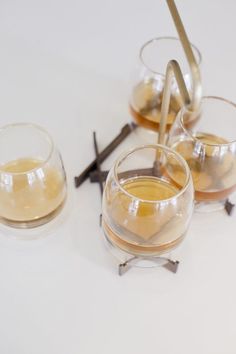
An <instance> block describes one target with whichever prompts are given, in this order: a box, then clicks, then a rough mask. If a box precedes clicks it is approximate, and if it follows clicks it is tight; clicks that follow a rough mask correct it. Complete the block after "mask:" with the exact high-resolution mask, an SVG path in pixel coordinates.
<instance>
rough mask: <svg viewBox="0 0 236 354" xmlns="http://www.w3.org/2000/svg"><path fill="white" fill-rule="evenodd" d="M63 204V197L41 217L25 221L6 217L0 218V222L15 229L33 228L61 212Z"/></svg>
mask: <svg viewBox="0 0 236 354" xmlns="http://www.w3.org/2000/svg"><path fill="white" fill-rule="evenodd" d="M64 204H65V199H64V200H63V202H62V203H61V204H60V205H59V206H58V207H57V208H56V209H55V210H53V211H52V212H51V213H49V214H47V215H45V216H43V217H41V218H38V219H33V220H27V221H15V220H10V219H6V218H0V223H2V224H4V225H7V226H10V227H14V228H16V229H33V228H35V227H38V226H41V225H44V224H47V223H48V222H50V221H51V220H52V219H54V218H55V217H56V216H57V215H58V214H59V213H60V212H61V210H62V208H63V207H64Z"/></svg>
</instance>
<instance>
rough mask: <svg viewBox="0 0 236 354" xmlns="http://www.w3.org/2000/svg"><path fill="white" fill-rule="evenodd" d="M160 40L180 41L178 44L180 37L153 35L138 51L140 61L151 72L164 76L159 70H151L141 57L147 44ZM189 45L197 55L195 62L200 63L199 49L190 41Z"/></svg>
mask: <svg viewBox="0 0 236 354" xmlns="http://www.w3.org/2000/svg"><path fill="white" fill-rule="evenodd" d="M160 40H173V41H177V42H180V44H181V41H180V39H179V38H178V37H174V36H161V37H154V38H152V39H150V40H148V41H147V42H145V43H144V44H143V45H142V47H141V48H140V51H139V59H140V61H141V63H142V64H143V65H144V66H145V67H146V68H147V69H148V70H150V71H151V72H152V73H154V74H158V75H162V76H165V73H160V72H159V71H155V70H153V69H152V68H151V67H149V65H147V64H146V63H145V61H144V59H143V52H144V50H145V48H146V47H147V46H148V45H149V44H151V43H153V42H158V41H160ZM190 45H191V47H192V48H193V49H194V50H195V51H196V53H197V55H198V58H196V62H197V65H200V64H201V62H202V55H201V52H200V50H199V49H198V48H197V47H196V45H195V44H193V43H191V42H190ZM172 59H174V58H170V59H169V60H172Z"/></svg>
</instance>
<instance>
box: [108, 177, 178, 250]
mask: <svg viewBox="0 0 236 354" xmlns="http://www.w3.org/2000/svg"><path fill="white" fill-rule="evenodd" d="M122 187H123V189H124V190H125V191H126V192H128V193H129V194H132V195H133V196H135V197H136V198H139V200H140V201H138V200H137V199H132V197H130V196H129V195H127V194H125V193H124V192H121V191H118V192H117V194H116V196H115V197H114V199H113V201H112V204H111V205H112V208H111V209H110V210H109V219H110V222H109V223H108V222H106V221H105V219H103V228H104V230H105V233H106V235H107V237H108V239H110V241H111V242H112V243H114V244H116V245H117V246H118V247H119V248H121V249H123V250H124V251H127V252H129V253H131V254H144V255H145V254H158V253H160V254H161V253H164V252H165V251H168V250H169V249H172V248H174V247H176V246H177V245H178V244H179V243H180V242H181V240H182V238H183V236H184V233H183V231H182V230H183V229H184V228H183V223H184V222H183V220H181V219H180V218H179V216H177V215H176V210H177V206H173V205H171V204H170V205H168V206H167V207H165V208H164V209H161V207H160V205H157V204H156V203H155V202H154V201H157V200H158V201H161V200H164V199H168V198H172V197H173V196H175V195H176V194H177V193H178V191H179V188H178V187H177V186H176V185H175V184H170V183H169V182H167V181H165V180H161V179H159V178H157V177H142V176H140V177H136V178H130V179H127V180H126V181H124V182H123V183H122ZM152 202H153V203H152Z"/></svg>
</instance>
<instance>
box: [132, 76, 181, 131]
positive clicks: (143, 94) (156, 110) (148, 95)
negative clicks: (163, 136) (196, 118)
mask: <svg viewBox="0 0 236 354" xmlns="http://www.w3.org/2000/svg"><path fill="white" fill-rule="evenodd" d="M155 85H156V83H155V81H154V80H150V81H149V82H141V83H139V84H138V85H137V86H136V87H135V88H134V89H133V93H132V104H130V112H131V114H132V116H133V118H134V120H135V122H136V123H137V124H138V125H140V126H142V127H144V128H148V129H151V130H154V131H158V130H159V125H160V116H161V104H162V97H163V89H161V88H160V90H158V89H157V88H155ZM180 108H181V99H180V97H178V96H177V95H176V96H174V95H171V99H170V109H169V113H168V116H167V130H169V129H170V127H171V125H172V124H173V122H174V120H175V118H176V114H177V113H178V112H179V110H180Z"/></svg>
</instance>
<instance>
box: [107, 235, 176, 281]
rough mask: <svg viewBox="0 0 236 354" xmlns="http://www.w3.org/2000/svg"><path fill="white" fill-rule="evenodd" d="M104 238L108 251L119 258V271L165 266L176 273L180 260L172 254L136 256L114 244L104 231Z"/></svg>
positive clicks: (121, 273) (120, 273)
mask: <svg viewBox="0 0 236 354" xmlns="http://www.w3.org/2000/svg"><path fill="white" fill-rule="evenodd" d="M103 239H104V243H105V246H106V248H107V249H108V251H109V252H110V253H111V254H112V255H113V256H114V257H115V258H116V259H117V261H118V262H119V265H118V273H119V275H123V274H124V273H126V272H127V270H129V269H130V268H131V267H138V268H154V267H164V268H166V269H167V270H169V271H171V272H173V273H176V272H177V269H178V265H179V261H176V260H173V259H172V258H171V254H170V253H168V254H164V255H163V256H160V255H158V256H145V257H144V256H143V257H142V256H136V255H133V254H131V253H128V252H125V251H123V250H121V249H120V248H118V247H117V246H116V245H114V244H113V243H112V242H111V241H110V240H109V239H108V237H107V236H106V234H105V232H104V231H103Z"/></svg>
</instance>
